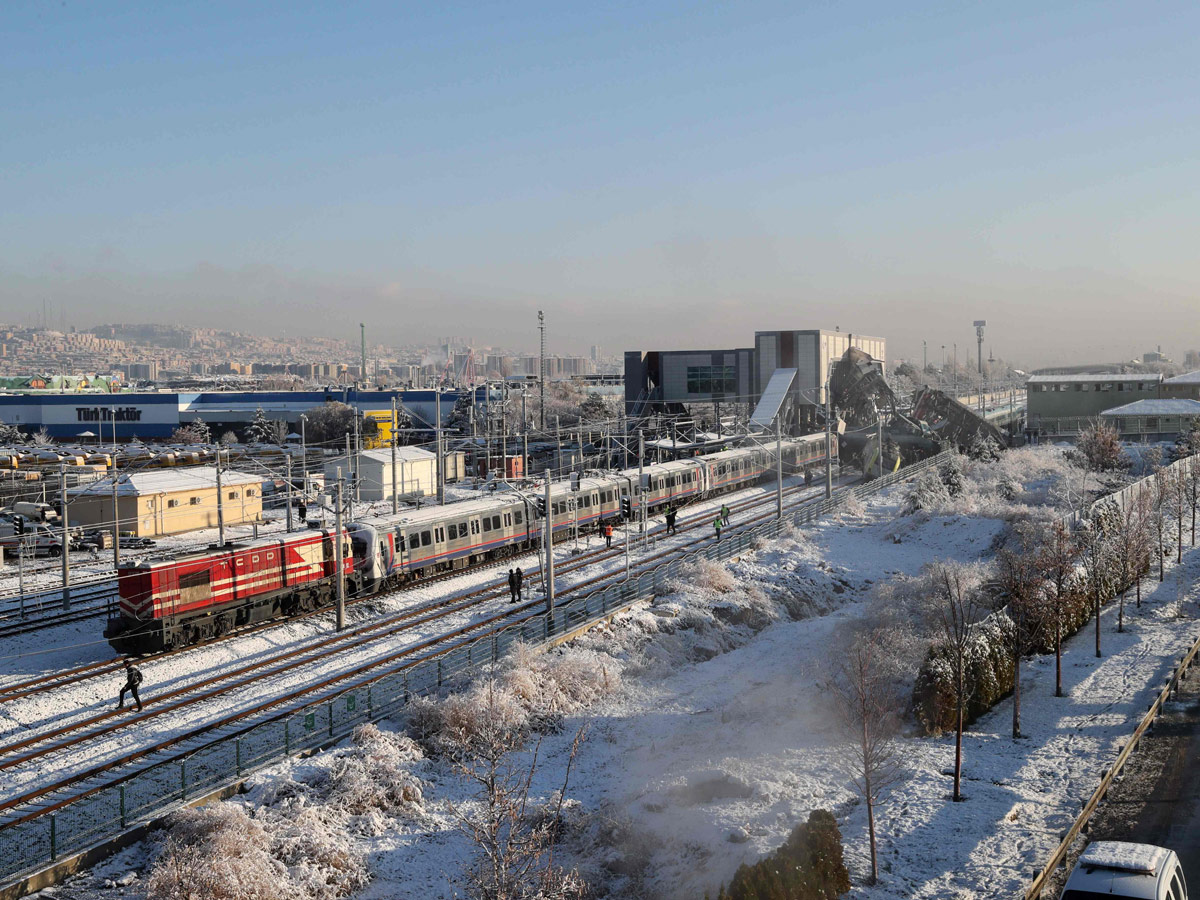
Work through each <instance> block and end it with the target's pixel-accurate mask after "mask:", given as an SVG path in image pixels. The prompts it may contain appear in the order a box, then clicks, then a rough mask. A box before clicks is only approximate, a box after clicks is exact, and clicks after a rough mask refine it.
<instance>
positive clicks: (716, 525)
mask: <svg viewBox="0 0 1200 900" xmlns="http://www.w3.org/2000/svg"><path fill="white" fill-rule="evenodd" d="M724 524H725V521H724V520H723V519H722V518H721V517H720V516H717V517H716V518H715V519H713V531H715V532H716V533H717V540H718V541H719V540H721V527H722V526H723V525H724Z"/></svg>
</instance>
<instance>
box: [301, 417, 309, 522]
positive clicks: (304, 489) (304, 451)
mask: <svg viewBox="0 0 1200 900" xmlns="http://www.w3.org/2000/svg"><path fill="white" fill-rule="evenodd" d="M307 424H308V416H306V415H304V413H301V414H300V485H301V486H300V497H301V499H302V500H304V502H305V503H307V502H308V440H307V438H306V437H305V434H304V426H305V425H307Z"/></svg>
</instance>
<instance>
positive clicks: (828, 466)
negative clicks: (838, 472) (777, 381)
mask: <svg viewBox="0 0 1200 900" xmlns="http://www.w3.org/2000/svg"><path fill="white" fill-rule="evenodd" d="M832 496H833V395H832V393H831V392H830V390H829V376H828V375H826V376H825V499H826V500H828V499H829V498H830V497H832Z"/></svg>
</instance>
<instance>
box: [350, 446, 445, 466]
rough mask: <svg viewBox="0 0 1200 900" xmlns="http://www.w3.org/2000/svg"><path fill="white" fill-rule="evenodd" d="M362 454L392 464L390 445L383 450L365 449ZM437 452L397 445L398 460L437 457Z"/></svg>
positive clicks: (405, 460)
mask: <svg viewBox="0 0 1200 900" xmlns="http://www.w3.org/2000/svg"><path fill="white" fill-rule="evenodd" d="M362 455H363V456H365V457H366V458H367V459H373V460H375V461H376V462H381V463H385V464H389V465H390V464H391V462H392V450H391V448H390V447H388V448H384V449H382V450H364V451H363V452H362ZM436 458H437V454H434V453H430V452H429V451H428V450H422V449H421V448H420V447H397V448H396V461H397V462H410V461H413V460H427V459H436Z"/></svg>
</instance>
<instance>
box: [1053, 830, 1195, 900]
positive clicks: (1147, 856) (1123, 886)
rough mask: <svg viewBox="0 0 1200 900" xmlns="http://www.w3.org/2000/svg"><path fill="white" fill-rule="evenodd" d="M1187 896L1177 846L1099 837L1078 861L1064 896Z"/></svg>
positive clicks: (1072, 899) (1169, 899)
mask: <svg viewBox="0 0 1200 900" xmlns="http://www.w3.org/2000/svg"><path fill="white" fill-rule="evenodd" d="M1113 897H1138V898H1144V900H1187V882H1186V881H1184V878H1183V868H1182V867H1181V866H1180V865H1179V857H1178V856H1176V855H1175V851H1174V850H1168V849H1167V848H1166V847H1156V846H1154V845H1153V844H1131V843H1128V842H1126V841H1096V842H1095V843H1094V844H1091V845H1090V846H1089V847H1088V848H1087V849H1086V850H1084V851H1083V855H1082V856H1080V857H1079V862H1077V863H1076V864H1075V868H1074V870H1072V872H1071V877H1070V878H1068V879H1067V886H1066V887H1065V888H1063V892H1062V900H1101V898H1105V900H1112V898H1113Z"/></svg>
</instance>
